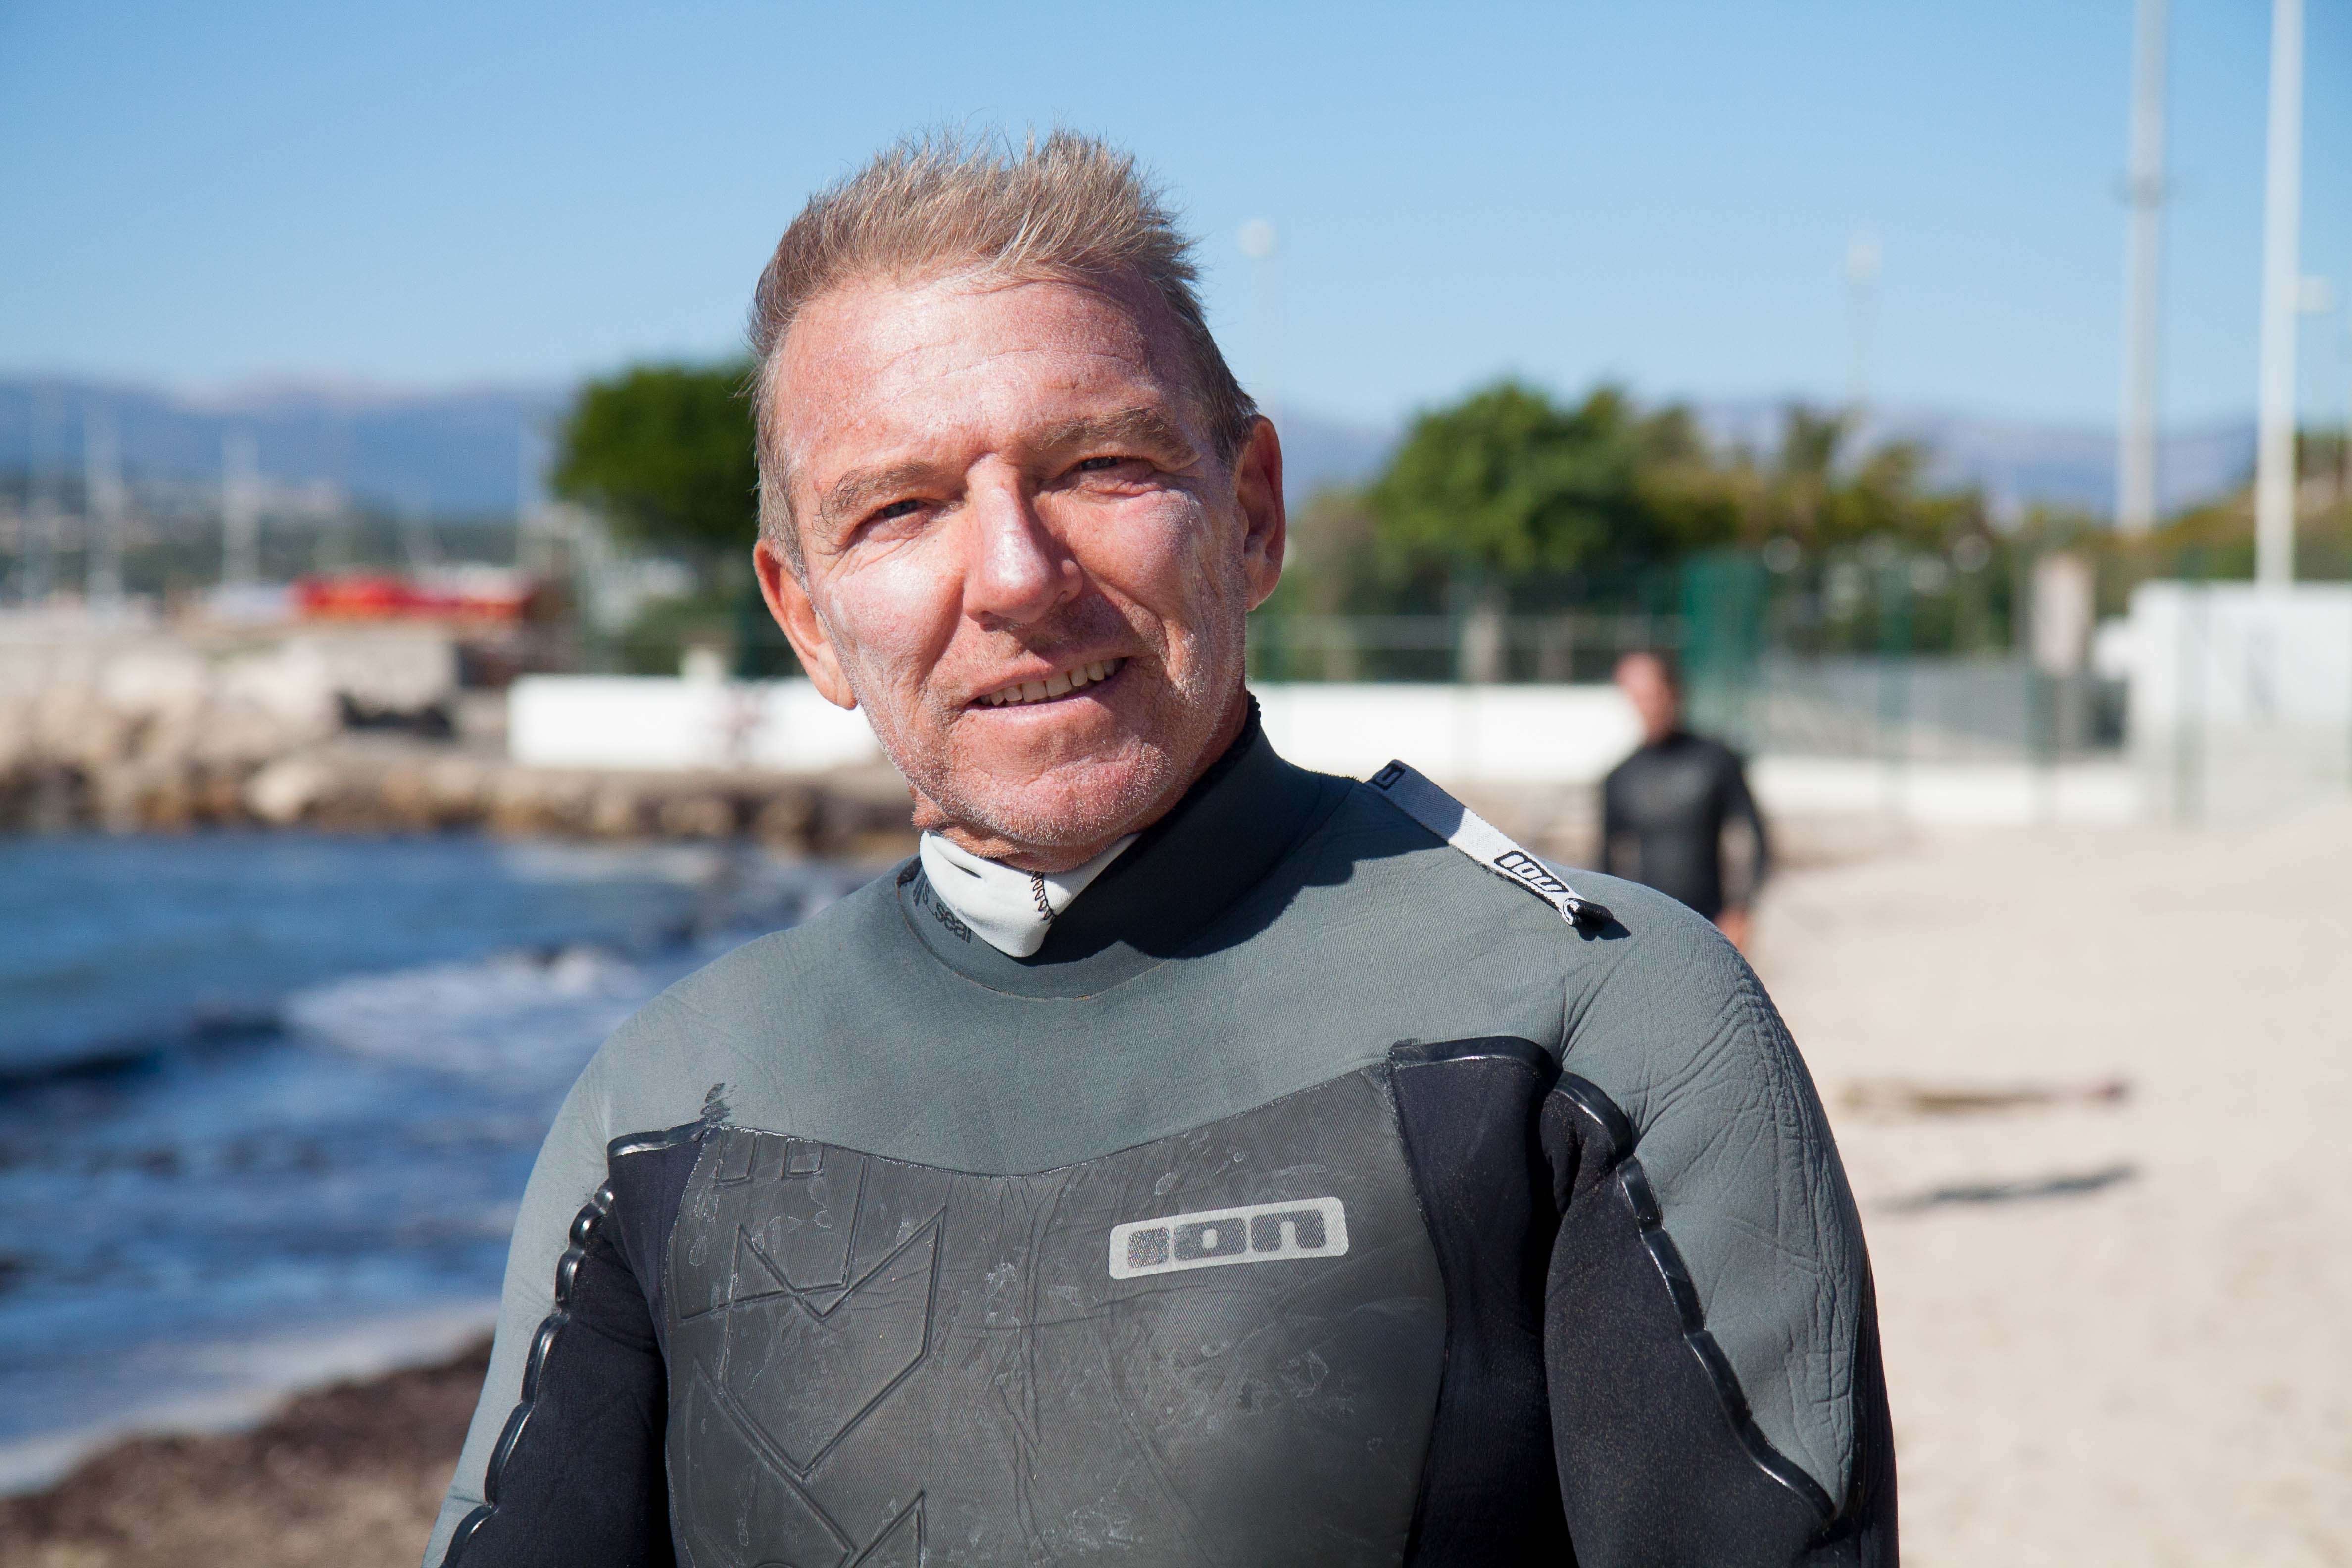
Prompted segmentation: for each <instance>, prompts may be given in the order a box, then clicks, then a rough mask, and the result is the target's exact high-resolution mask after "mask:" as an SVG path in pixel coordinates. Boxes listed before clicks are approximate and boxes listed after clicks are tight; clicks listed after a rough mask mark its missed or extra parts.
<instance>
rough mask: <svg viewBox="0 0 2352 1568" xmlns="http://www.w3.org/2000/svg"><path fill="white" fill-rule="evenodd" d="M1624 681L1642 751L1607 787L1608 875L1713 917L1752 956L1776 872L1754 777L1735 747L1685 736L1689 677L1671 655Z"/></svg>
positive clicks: (1615, 771) (1633, 657)
mask: <svg viewBox="0 0 2352 1568" xmlns="http://www.w3.org/2000/svg"><path fill="white" fill-rule="evenodd" d="M1616 679H1617V687H1618V689H1619V690H1621V691H1622V692H1624V694H1625V699H1626V700H1627V701H1629V702H1631V703H1632V704H1633V711H1634V713H1635V714H1636V715H1637V716H1638V717H1639V718H1640V719H1641V721H1642V745H1641V749H1640V750H1639V751H1637V752H1634V753H1633V755H1632V756H1630V757H1627V758H1626V759H1625V760H1624V761H1623V762H1622V763H1618V764H1617V765H1616V767H1614V768H1612V770H1610V773H1609V777H1608V778H1607V779H1606V780H1605V781H1603V783H1602V784H1601V869H1602V870H1603V871H1606V872H1608V873H1609V874H1610V875H1611V876H1612V877H1623V878H1625V879H1627V880H1629V881H1634V882H1639V883H1641V884H1642V885H1643V887H1647V888H1655V889H1657V890H1658V891H1660V892H1662V893H1664V894H1665V895H1666V896H1667V897H1668V898H1671V899H1674V900H1677V901H1679V902H1681V903H1683V904H1685V905H1686V906H1687V907H1689V908H1690V909H1692V910H1696V911H1697V912H1698V913H1700V914H1702V915H1705V916H1706V918H1707V919H1708V920H1711V921H1714V922H1715V923H1716V925H1717V928H1718V929H1720V930H1721V931H1722V932H1723V934H1724V935H1725V936H1727V937H1729V938H1730V939H1731V942H1732V945H1734V946H1735V947H1738V948H1739V949H1740V950H1741V951H1743V952H1744V951H1746V950H1747V948H1748V939H1749V936H1750V932H1751V931H1752V925H1751V918H1750V910H1753V909H1754V907H1755V900H1756V894H1757V891H1758V889H1760V888H1761V887H1762V886H1763V884H1764V876H1765V872H1766V871H1767V870H1768V869H1769V867H1770V865H1771V844H1770V840H1769V838H1768V837H1766V834H1765V831H1764V818H1763V816H1762V815H1761V814H1760V813H1759V812H1758V811H1757V809H1756V798H1755V796H1754V795H1750V794H1749V793H1748V770H1747V768H1746V767H1745V766H1743V765H1742V764H1741V763H1740V760H1739V753H1738V752H1735V751H1733V750H1732V749H1731V748H1730V747H1728V746H1726V745H1724V744H1722V743H1721V742H1716V741H1710V740H1708V739H1706V737H1705V736H1703V735H1694V734H1692V733H1691V732H1690V731H1688V730H1685V729H1684V728H1683V691H1682V677H1681V673H1680V671H1678V670H1677V669H1676V668H1675V664H1674V661H1673V660H1672V659H1671V658H1669V657H1668V656H1666V655H1664V654H1659V653H1646V652H1645V653H1629V654H1627V655H1626V656H1625V657H1624V658H1621V659H1619V660H1618V661H1617V674H1616ZM1727 837H1728V838H1730V839H1732V840H1733V841H1734V843H1733V846H1732V847H1733V848H1734V849H1735V851H1736V852H1737V853H1736V854H1734V855H1730V856H1727V854H1726V853H1725V848H1726V844H1725V841H1726V839H1727ZM1727 860H1734V861H1736V862H1737V863H1736V864H1733V865H1730V866H1728V867H1727V864H1726V862H1727ZM1727 870H1728V871H1729V873H1730V874H1729V875H1728V876H1727V875H1726V871H1727Z"/></svg>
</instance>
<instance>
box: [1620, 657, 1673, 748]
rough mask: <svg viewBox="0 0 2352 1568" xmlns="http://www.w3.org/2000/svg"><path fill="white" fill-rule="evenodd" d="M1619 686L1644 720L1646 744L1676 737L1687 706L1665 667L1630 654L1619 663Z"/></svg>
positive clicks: (1648, 658) (1643, 727)
mask: <svg viewBox="0 0 2352 1568" xmlns="http://www.w3.org/2000/svg"><path fill="white" fill-rule="evenodd" d="M1617 686H1618V689H1620V690H1622V691H1623V692H1624V693H1625V700H1627V701H1629V702H1631V703H1632V704H1633V711H1634V712H1635V713H1636V714H1638V715H1639V716H1640V717H1641V721H1642V738H1643V740H1645V741H1651V742H1656V741H1663V740H1664V739H1665V738H1666V737H1667V736H1668V735H1671V734H1673V733H1674V731H1675V722H1676V721H1678V720H1680V719H1681V717H1682V707H1683V704H1682V699H1681V697H1680V696H1679V695H1678V694H1677V693H1676V692H1675V683H1674V681H1673V679H1671V678H1669V677H1668V676H1667V674H1666V669H1665V666H1664V665H1662V664H1660V663H1659V662H1658V661H1657V660H1656V659H1655V658H1652V657H1651V656H1650V655H1648V654H1646V653H1629V654H1627V655H1626V656H1625V657H1624V658H1622V659H1619V660H1618V661H1617Z"/></svg>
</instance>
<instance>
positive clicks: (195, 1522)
mask: <svg viewBox="0 0 2352 1568" xmlns="http://www.w3.org/2000/svg"><path fill="white" fill-rule="evenodd" d="M488 1365H489V1345H488V1342H487V1341H486V1342H482V1343H480V1344H478V1345H476V1346H475V1347H473V1348H472V1349H470V1350H468V1351H467V1352H465V1353H464V1354H462V1355H459V1356H457V1357H456V1358H455V1359H453V1360H450V1361H447V1362H444V1363H441V1364H439V1365H435V1366H425V1367H417V1368H412V1369H410V1370H407V1371H404V1372H395V1373H388V1374H386V1375H384V1376H382V1377H377V1378H373V1379H368V1380H366V1381H362V1382H355V1383H344V1384H336V1385H335V1386H333V1387H331V1388H324V1389H320V1390H318V1391H317V1392H315V1393H310V1394H302V1395H300V1396H299V1397H298V1398H296V1399H293V1400H291V1401H289V1403H288V1404H287V1405H285V1406H284V1407H283V1408H282V1409H281V1410H280V1411H279V1412H278V1414H277V1415H274V1416H272V1417H271V1418H270V1419H269V1420H268V1421H267V1422H265V1423H264V1424H263V1425H261V1426H258V1427H256V1428H255V1429H253V1430H251V1431H249V1432H235V1433H226V1434H221V1435H216V1436H173V1437H138V1438H133V1439H131V1440H130V1441H128V1442H124V1443H121V1444H118V1445H116V1446H115V1447H111V1448H108V1449H106V1450H105V1451H104V1452H102V1453H100V1454H98V1455H96V1456H94V1457H93V1458H89V1459H88V1460H86V1461H84V1462H83V1463H82V1464H81V1465H79V1466H78V1467H77V1468H75V1469H74V1470H73V1471H72V1472H71V1473H69V1474H68V1475H67V1476H66V1478H65V1479H62V1480H60V1481H59V1482H58V1484H57V1485H55V1486H53V1487H50V1488H48V1489H46V1490H43V1491H38V1492H33V1493H29V1494H26V1495H25V1496H22V1497H13V1498H0V1568H166V1565H169V1568H186V1565H188V1564H192V1563H193V1564H209V1563H219V1564H224V1565H226V1564H229V1563H236V1564H238V1565H240V1568H298V1565H299V1568H310V1565H313V1564H318V1563H334V1564H336V1565H337V1568H414V1564H415V1563H416V1561H417V1559H418V1558H419V1557H420V1556H422V1555H423V1554H424V1551H425V1537H426V1536H427V1535H428V1534H430V1533H431V1531H432V1529H433V1520H434V1516H435V1514H436V1512H438V1511H439V1509H440V1506H441V1498H442V1494H443V1492H444V1491H446V1489H447V1488H448V1485H449V1475H450V1472H451V1471H452V1470H453V1469H454V1468H456V1467H457V1449H458V1447H459V1445H460V1444H462V1443H463V1442H464V1441H465V1436H466V1424H467V1421H468V1420H470V1419H471V1418H472V1416H473V1413H474V1402H475V1400H476V1399H477V1398H478V1396H479V1394H480V1393H481V1388H482V1378H483V1375H484V1373H485V1372H486V1371H487V1369H488Z"/></svg>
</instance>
